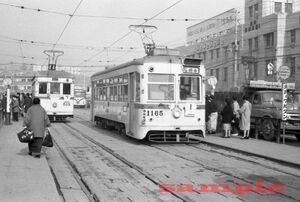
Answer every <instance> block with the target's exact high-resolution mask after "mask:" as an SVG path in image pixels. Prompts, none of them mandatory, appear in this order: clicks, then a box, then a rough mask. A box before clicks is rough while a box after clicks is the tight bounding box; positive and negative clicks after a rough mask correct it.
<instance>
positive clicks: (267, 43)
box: [264, 32, 274, 48]
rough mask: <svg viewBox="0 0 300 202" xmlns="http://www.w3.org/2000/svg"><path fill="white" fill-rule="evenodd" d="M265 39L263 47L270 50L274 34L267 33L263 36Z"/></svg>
mask: <svg viewBox="0 0 300 202" xmlns="http://www.w3.org/2000/svg"><path fill="white" fill-rule="evenodd" d="M264 38H265V47H266V48H270V47H272V46H274V33H273V32H271V33H268V34H265V35H264Z"/></svg>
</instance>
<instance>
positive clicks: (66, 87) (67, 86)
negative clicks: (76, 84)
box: [63, 83, 71, 95]
mask: <svg viewBox="0 0 300 202" xmlns="http://www.w3.org/2000/svg"><path fill="white" fill-rule="evenodd" d="M63 94H64V95H70V94H71V84H69V83H64V84H63Z"/></svg>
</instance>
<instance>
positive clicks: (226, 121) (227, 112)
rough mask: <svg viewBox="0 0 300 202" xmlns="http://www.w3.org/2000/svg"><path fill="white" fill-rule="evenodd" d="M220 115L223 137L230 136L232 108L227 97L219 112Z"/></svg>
mask: <svg viewBox="0 0 300 202" xmlns="http://www.w3.org/2000/svg"><path fill="white" fill-rule="evenodd" d="M221 115H222V123H223V130H224V137H225V138H230V134H231V122H232V120H233V109H232V107H231V101H230V99H229V98H226V99H225V106H224V108H223V110H222V112H221Z"/></svg>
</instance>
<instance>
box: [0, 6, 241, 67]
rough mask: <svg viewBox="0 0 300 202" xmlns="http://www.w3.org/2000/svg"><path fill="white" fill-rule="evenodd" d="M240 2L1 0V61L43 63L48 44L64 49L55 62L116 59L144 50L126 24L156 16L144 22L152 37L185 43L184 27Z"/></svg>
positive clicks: (73, 63) (77, 63) (78, 63)
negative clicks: (154, 28)
mask: <svg viewBox="0 0 300 202" xmlns="http://www.w3.org/2000/svg"><path fill="white" fill-rule="evenodd" d="M80 2H81V3H80ZM176 3H177V4H176ZM174 4H176V5H174ZM172 5H174V6H173V7H172ZM15 6H18V7H15ZM19 6H24V9H21V8H19ZM243 6H244V0H209V1H207V0H181V1H180V0H26V1H25V0H23V1H21V0H19V1H18V0H0V47H1V48H0V67H1V66H2V67H3V66H7V67H8V66H12V64H10V65H7V64H6V63H12V62H13V63H25V64H37V65H45V64H47V62H46V60H45V58H46V55H45V54H44V53H43V51H44V50H51V49H52V48H53V44H56V46H55V48H54V49H55V50H62V51H64V55H63V56H61V57H60V58H59V59H58V65H67V66H84V65H86V66H91V65H113V64H120V63H123V62H127V61H130V60H132V59H134V58H139V57H142V56H144V55H145V54H144V50H143V46H142V41H141V38H140V36H139V35H138V34H136V33H134V32H132V33H129V32H130V30H129V29H128V26H129V25H137V24H142V23H144V21H143V19H150V18H152V17H154V16H156V17H155V18H154V19H153V20H151V21H149V22H147V23H146V24H149V25H154V26H156V27H157V28H158V29H157V31H156V32H155V33H154V34H153V35H152V36H153V39H154V41H155V43H156V44H158V45H164V46H168V47H169V48H174V47H178V46H181V45H184V44H185V43H186V28H187V27H189V26H191V25H194V24H196V23H199V22H201V21H202V20H205V19H207V18H210V17H213V16H215V15H217V14H219V13H222V12H224V11H227V10H229V9H231V8H237V9H239V10H242V8H243ZM76 8H77V10H76ZM38 9H40V10H41V11H38ZM75 10H76V12H75V14H74V16H73V17H72V18H71V20H70V21H69V19H70V17H69V16H68V15H67V14H72V13H73V12H74V11H75ZM44 11H45V12H44ZM162 11H164V12H162ZM161 12H162V13H161ZM159 13H161V14H159ZM65 14H66V15H65ZM158 14H159V15H158ZM79 15H81V16H79ZM96 16H97V17H96ZM127 18H132V19H127ZM155 19H156V20H155ZM161 19H175V20H174V21H170V20H161ZM182 19H197V20H196V21H193V20H191V21H183V20H182ZM68 21H69V23H68ZM67 23H68V24H67ZM66 25H67V26H66ZM128 33H129V34H128ZM21 40H23V41H21ZM51 44H52V45H51ZM66 45H67V46H66ZM105 47H109V49H104V48H105ZM24 57H25V58H24ZM13 66H21V64H14V65H13Z"/></svg>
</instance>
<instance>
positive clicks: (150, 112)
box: [147, 110, 164, 116]
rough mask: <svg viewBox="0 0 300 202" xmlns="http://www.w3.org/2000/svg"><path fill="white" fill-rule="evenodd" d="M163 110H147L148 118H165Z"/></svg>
mask: <svg viewBox="0 0 300 202" xmlns="http://www.w3.org/2000/svg"><path fill="white" fill-rule="evenodd" d="M163 115H164V112H163V110H147V116H163Z"/></svg>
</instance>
